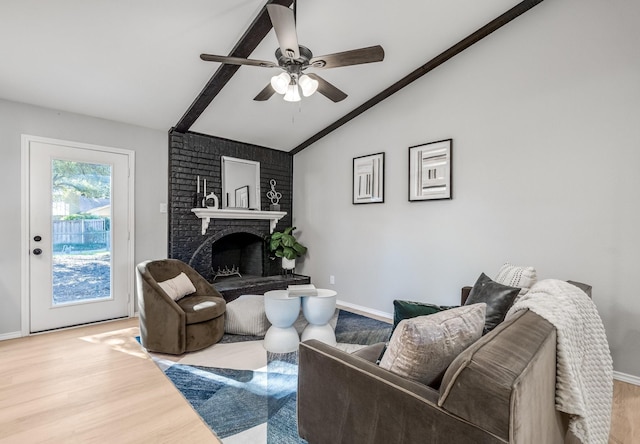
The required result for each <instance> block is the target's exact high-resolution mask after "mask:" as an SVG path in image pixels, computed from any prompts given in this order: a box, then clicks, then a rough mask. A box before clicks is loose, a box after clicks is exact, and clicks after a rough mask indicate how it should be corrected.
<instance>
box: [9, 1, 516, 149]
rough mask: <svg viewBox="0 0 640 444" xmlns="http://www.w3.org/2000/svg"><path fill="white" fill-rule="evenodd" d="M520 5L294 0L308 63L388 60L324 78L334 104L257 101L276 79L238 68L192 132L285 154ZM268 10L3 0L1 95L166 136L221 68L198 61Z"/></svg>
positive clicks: (231, 5)
mask: <svg viewBox="0 0 640 444" xmlns="http://www.w3.org/2000/svg"><path fill="white" fill-rule="evenodd" d="M517 3H518V2H517V1H514V0H483V1H477V0H446V1H445V0H420V1H417V0H407V1H399V2H391V1H382V0H367V1H365V0H352V1H338V0H299V1H298V10H297V18H298V22H297V28H298V39H299V42H300V44H302V45H304V46H307V47H309V48H310V49H311V50H312V51H313V53H314V55H323V54H329V53H334V52H341V51H346V50H350V49H356V48H360V47H365V46H371V45H376V44H380V45H382V47H383V48H384V50H385V60H384V61H383V62H380V63H372V64H367V65H360V66H350V67H342V68H335V69H330V70H323V71H322V72H321V75H322V77H323V78H325V79H326V80H327V81H329V82H331V83H332V84H334V85H335V86H337V87H338V88H340V89H342V90H343V91H344V92H346V93H347V94H348V95H349V97H348V98H347V99H345V100H344V101H342V102H339V103H333V102H331V101H329V100H328V99H327V98H325V97H324V96H322V95H320V94H315V95H314V96H312V97H309V98H303V99H302V101H301V102H299V103H295V104H291V103H287V102H284V101H283V100H282V98H281V96H277V95H276V96H273V97H272V98H271V99H270V100H268V101H266V102H256V101H254V100H253V97H255V95H256V94H257V93H258V92H259V91H260V90H261V89H262V88H263V87H264V86H265V85H266V84H267V83H268V81H269V79H270V77H271V76H272V75H274V74H276V73H278V72H279V71H278V70H277V69H266V68H257V67H251V66H242V67H240V69H239V70H238V72H237V73H236V75H235V76H233V78H232V79H231V81H230V82H229V83H228V84H227V85H226V86H225V87H224V88H223V89H222V91H221V93H220V94H219V95H218V96H217V97H216V98H215V99H214V100H213V102H212V103H211V104H210V105H209V107H208V108H207V109H206V110H205V111H204V113H203V114H202V115H201V116H200V118H199V119H198V120H197V121H196V122H195V124H194V125H193V126H192V127H191V128H190V130H191V131H196V132H200V133H204V134H210V135H214V136H218V137H223V138H228V139H233V140H239V141H242V142H247V143H253V144H257V145H262V146H267V147H271V148H276V149H280V150H285V151H289V150H291V149H292V148H294V147H296V146H297V145H299V144H300V143H302V142H304V141H305V140H307V139H308V138H309V137H311V136H313V135H314V134H316V133H317V132H318V131H320V130H322V129H323V128H325V127H326V126H328V125H329V124H331V123H333V122H334V121H336V120H338V119H339V118H341V117H342V116H344V115H345V114H347V113H349V112H350V111H352V110H353V109H355V108H357V107H358V106H359V105H361V104H363V103H364V102H366V101H367V100H368V99H370V98H371V97H373V96H374V95H376V94H377V93H379V92H381V91H383V90H384V89H386V88H387V87H389V86H390V85H392V84H393V83H395V82H396V81H398V80H400V79H401V78H402V77H404V76H405V75H407V74H409V73H410V72H412V71H413V70H415V69H416V68H418V67H420V66H421V65H423V64H424V63H425V62H427V61H428V60H430V59H431V58H433V57H434V56H436V55H438V54H439V53H441V52H442V51H444V50H446V49H447V48H449V47H450V46H452V45H453V44H455V43H457V42H458V41H459V40H461V39H462V38H464V37H466V36H467V35H469V34H471V33H472V32H474V31H475V30H477V29H478V28H480V27H481V26H483V25H484V24H486V23H487V22H489V21H490V20H492V19H493V18H495V17H497V16H498V15H500V14H502V13H503V12H505V11H507V10H508V9H509V8H511V7H513V6H514V5H516V4H517ZM264 4H265V0H207V1H205V0H182V1H176V0H172V1H168V0H91V1H86V0H84V1H82V0H2V2H0V49H1V50H0V54H1V62H0V63H1V65H0V98H3V99H7V100H11V101H17V102H23V103H28V104H33V105H38V106H43V107H48V108H53V109H58V110H62V111H68V112H73V113H80V114H85V115H89V116H95V117H100V118H104V119H110V120H115V121H119V122H125V123H129V124H133V125H140V126H144V127H148V128H153V129H159V130H165V131H166V130H169V129H170V128H171V127H173V126H174V125H176V123H177V122H178V121H179V120H180V118H181V117H182V116H183V114H184V113H185V112H186V111H187V109H188V108H189V106H190V105H191V104H192V102H193V101H194V99H195V98H196V97H197V96H198V94H199V93H200V91H201V90H202V89H203V87H204V86H205V84H206V83H207V82H208V80H209V79H210V78H211V76H212V75H213V73H214V72H215V71H216V69H218V67H219V66H220V65H219V64H218V63H213V62H204V61H202V60H200V58H199V55H200V54H201V53H210V54H218V55H227V54H229V52H230V51H231V49H232V48H233V47H234V45H235V44H236V42H237V41H238V40H239V39H240V37H241V36H242V35H243V33H244V32H245V31H246V30H247V28H248V27H249V25H250V24H251V22H252V21H253V19H254V18H255V16H256V15H257V14H258V12H259V11H260V10H261V9H262V7H263V6H264ZM507 26H517V20H516V21H514V22H512V23H510V24H509V25H507ZM496 35H498V37H494V38H499V34H498V33H497V34H496ZM277 46H278V44H277V41H276V38H275V33H274V31H273V30H271V31H270V32H269V34H268V35H267V37H266V38H265V39H264V40H263V41H262V43H260V45H259V46H258V47H257V49H256V50H255V51H254V52H253V53H252V54H251V58H255V59H264V60H272V61H275V57H274V55H273V53H274V51H275V49H276V48H277ZM427 79H428V77H425V78H424V79H422V80H421V81H428V80H427Z"/></svg>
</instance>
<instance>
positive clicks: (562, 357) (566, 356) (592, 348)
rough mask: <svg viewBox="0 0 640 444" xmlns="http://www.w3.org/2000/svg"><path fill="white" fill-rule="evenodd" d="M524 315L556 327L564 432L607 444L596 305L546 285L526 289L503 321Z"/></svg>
mask: <svg viewBox="0 0 640 444" xmlns="http://www.w3.org/2000/svg"><path fill="white" fill-rule="evenodd" d="M525 309H529V310H531V311H533V312H535V313H537V314H538V315H540V316H541V317H543V318H545V319H546V320H547V321H549V322H550V323H551V324H553V325H554V326H555V327H556V332H557V333H556V335H557V347H556V348H557V362H556V409H557V410H559V411H561V412H565V413H568V414H569V418H570V419H569V430H571V431H572V432H573V434H574V435H575V436H576V437H577V438H578V439H580V440H581V441H582V442H583V443H584V444H599V443H602V444H606V443H607V442H608V440H609V427H610V424H611V402H612V398H613V365H612V361H611V354H610V352H609V344H608V342H607V337H606V335H605V331H604V326H603V325H602V320H601V319H600V316H599V315H598V311H597V309H596V306H595V304H594V303H593V301H592V300H591V299H590V298H589V297H588V296H587V295H586V294H585V293H584V292H583V291H582V290H580V289H579V288H578V287H576V286H574V285H571V284H569V283H568V282H563V281H559V280H555V279H547V280H543V281H540V282H538V283H537V284H535V285H534V286H533V287H531V289H530V290H529V292H528V293H527V294H526V295H524V296H523V297H522V298H520V300H519V301H518V302H517V303H515V304H514V305H513V307H511V309H510V310H509V312H508V313H507V316H506V318H507V319H508V318H509V317H510V316H512V315H513V314H514V313H516V312H517V311H520V310H525Z"/></svg>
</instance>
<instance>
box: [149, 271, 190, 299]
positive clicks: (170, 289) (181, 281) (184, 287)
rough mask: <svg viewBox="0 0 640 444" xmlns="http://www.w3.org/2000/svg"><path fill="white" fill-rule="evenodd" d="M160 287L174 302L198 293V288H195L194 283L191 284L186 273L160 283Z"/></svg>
mask: <svg viewBox="0 0 640 444" xmlns="http://www.w3.org/2000/svg"><path fill="white" fill-rule="evenodd" d="M158 285H159V286H160V288H162V289H163V290H164V292H165V293H167V296H169V297H170V298H171V299H173V300H174V301H178V300H180V299H182V298H183V297H185V296H187V295H189V294H192V293H195V292H196V287H194V286H193V282H191V280H190V279H189V278H188V277H187V275H186V274H184V272H183V273H180V274H179V275H177V276H176V277H174V278H171V279H167V280H166V281H162V282H158Z"/></svg>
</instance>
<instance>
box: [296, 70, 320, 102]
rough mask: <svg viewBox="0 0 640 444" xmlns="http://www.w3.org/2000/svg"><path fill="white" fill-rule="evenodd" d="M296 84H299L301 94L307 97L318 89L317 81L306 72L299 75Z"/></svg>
mask: <svg viewBox="0 0 640 444" xmlns="http://www.w3.org/2000/svg"><path fill="white" fill-rule="evenodd" d="M298 84H300V89H302V95H303V96H305V97H309V96H310V95H312V94H313V93H314V92H316V90H317V89H318V81H317V80H316V79H312V78H311V77H309V76H308V75H306V74H303V75H301V76H300V78H299V79H298Z"/></svg>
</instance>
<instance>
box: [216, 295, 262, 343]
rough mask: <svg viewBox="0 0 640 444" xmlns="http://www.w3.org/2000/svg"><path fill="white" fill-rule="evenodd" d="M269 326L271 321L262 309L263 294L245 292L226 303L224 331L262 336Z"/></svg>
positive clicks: (233, 333)
mask: <svg viewBox="0 0 640 444" xmlns="http://www.w3.org/2000/svg"><path fill="white" fill-rule="evenodd" d="M269 327H271V323H269V320H268V319H267V315H266V314H265V311H264V296H260V295H255V294H245V295H242V296H240V297H239V298H237V299H234V300H233V301H231V302H229V303H227V314H226V315H225V317H224V332H225V333H230V334H232V335H252V336H264V335H265V334H266V333H267V330H268V329H269Z"/></svg>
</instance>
